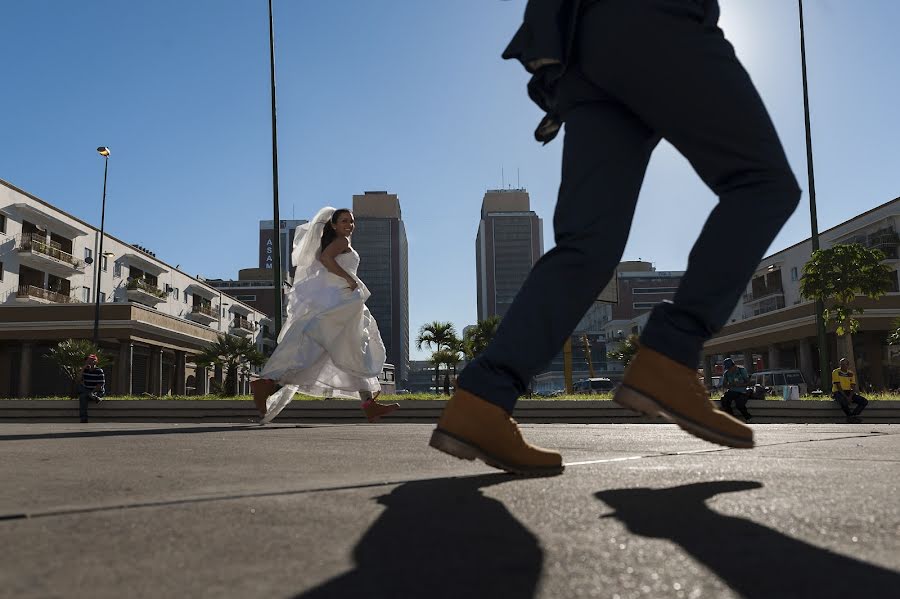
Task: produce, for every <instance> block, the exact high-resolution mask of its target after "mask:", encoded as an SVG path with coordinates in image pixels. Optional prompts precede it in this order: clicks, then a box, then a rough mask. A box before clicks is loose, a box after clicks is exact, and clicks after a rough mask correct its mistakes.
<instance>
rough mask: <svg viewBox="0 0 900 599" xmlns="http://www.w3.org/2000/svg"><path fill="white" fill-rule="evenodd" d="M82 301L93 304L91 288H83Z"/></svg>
mask: <svg viewBox="0 0 900 599" xmlns="http://www.w3.org/2000/svg"><path fill="white" fill-rule="evenodd" d="M81 301H83V302H84V303H86V304H89V303H91V288H90V287H82V289H81Z"/></svg>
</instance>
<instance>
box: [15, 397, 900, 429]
mask: <svg viewBox="0 0 900 599" xmlns="http://www.w3.org/2000/svg"><path fill="white" fill-rule="evenodd" d="M397 403H399V404H400V409H399V410H398V411H397V412H395V413H394V414H393V415H391V416H390V417H389V418H387V419H386V420H385V422H391V423H403V422H412V423H426V424H427V423H435V422H437V420H438V418H439V417H440V415H441V411H442V410H443V408H444V406H445V405H446V403H447V402H446V401H438V400H400V401H398V402H397ZM747 408H748V409H749V411H750V412H751V413H752V414H753V423H754V424H758V423H793V424H814V423H815V424H820V423H841V424H843V423H845V422H846V418H845V417H844V414H843V412H841V410H840V408H838V406H837V404H836V403H835V402H833V401H818V400H810V401H805V400H804V401H798V400H792V401H782V400H760V399H757V400H751V401H749V402H748V403H747ZM88 413H89V416H90V420H91V422H236V423H244V424H246V423H248V422H255V421H256V419H257V414H256V410H255V409H254V407H253V403H252V402H251V401H245V400H232V401H229V400H196V401H195V400H133V401H115V400H109V401H105V402H103V403H101V404H100V405H93V404H92V405H90V406H89V408H88ZM514 416H515V419H516V420H517V421H518V422H521V423H535V424H537V423H544V424H551V423H567V424H605V423H616V422H620V423H633V424H649V423H667V422H668V421H667V420H664V419H662V418H648V417H646V416H640V415H638V414H636V413H634V412H632V411H631V410H627V409H625V408H622V407H620V406H619V405H618V404H615V403H613V402H612V401H609V400H602V401H597V400H585V401H582V400H564V401H559V400H557V401H554V400H531V399H524V400H521V401H519V403H518V405H517V407H516V411H515V414H514ZM864 418H865V423H866V424H897V423H900V401H872V402H870V403H869V406H868V407H867V408H866V411H865V412H864ZM14 422H22V423H24V422H78V402H77V401H76V400H33V399H32V400H29V399H11V400H0V423H14ZM290 422H303V423H312V422H314V423H322V424H352V423H363V422H366V420H365V418H364V417H363V414H362V411H361V410H360V408H359V403H358V402H356V401H354V400H335V399H326V400H319V401H316V400H304V401H295V402H292V403H291V404H290V405H288V407H287V408H285V410H284V411H283V412H282V413H281V414H279V416H278V418H277V419H276V423H290Z"/></svg>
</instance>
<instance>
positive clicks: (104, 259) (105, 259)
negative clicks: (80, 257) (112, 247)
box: [100, 255, 109, 272]
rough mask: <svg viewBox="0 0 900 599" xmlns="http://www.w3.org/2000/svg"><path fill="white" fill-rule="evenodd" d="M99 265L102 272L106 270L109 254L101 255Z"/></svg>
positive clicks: (107, 268)
mask: <svg viewBox="0 0 900 599" xmlns="http://www.w3.org/2000/svg"><path fill="white" fill-rule="evenodd" d="M100 265H101V266H100V267H101V268H102V269H103V272H107V271H108V270H109V256H106V255H103V256H101V257H100Z"/></svg>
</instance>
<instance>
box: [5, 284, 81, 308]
mask: <svg viewBox="0 0 900 599" xmlns="http://www.w3.org/2000/svg"><path fill="white" fill-rule="evenodd" d="M16 297H20V298H29V297H33V298H37V299H43V300H47V301H49V302H53V303H55V304H79V303H81V302H79V301H78V300H76V299H75V298H73V297H72V296H71V295H65V294H63V293H57V292H56V291H50V290H49V289H44V288H43V287H36V286H34V285H19V289H18V291H16Z"/></svg>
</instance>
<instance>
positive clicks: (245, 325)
mask: <svg viewBox="0 0 900 599" xmlns="http://www.w3.org/2000/svg"><path fill="white" fill-rule="evenodd" d="M229 328H230V329H231V332H232V333H234V334H235V335H248V334H251V335H252V334H253V333H254V332H255V331H256V323H254V322H250V321H249V320H247V319H246V318H241V317H239V316H236V317H234V318H233V319H232V320H231V323H230V325H229Z"/></svg>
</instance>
